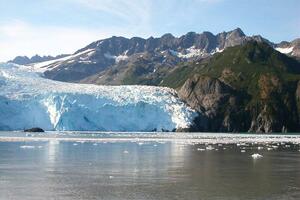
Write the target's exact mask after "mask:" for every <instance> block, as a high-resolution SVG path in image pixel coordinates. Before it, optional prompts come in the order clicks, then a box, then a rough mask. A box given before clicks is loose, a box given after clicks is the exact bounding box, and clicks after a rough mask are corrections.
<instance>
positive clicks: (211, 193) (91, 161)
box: [0, 132, 300, 200]
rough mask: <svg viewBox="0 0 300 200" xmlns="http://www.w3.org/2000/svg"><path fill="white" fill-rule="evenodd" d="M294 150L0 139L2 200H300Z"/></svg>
mask: <svg viewBox="0 0 300 200" xmlns="http://www.w3.org/2000/svg"><path fill="white" fill-rule="evenodd" d="M299 144H300V136H299V135H289V136H282V135H266V136H260V135H230V134H220V135H216V134H173V133H167V134H158V133H157V134H149V133H147V134H141V133H136V134H129V133H109V134H107V133H70V132H69V133H46V134H27V135H25V134H24V133H19V132H1V133H0V199H1V200H2V199H3V200H10V199H12V200H14V199H25V200H27V199H28V200H35V199H36V200H43V199H47V200H48V199H50V200H51V199H55V200H59V199H64V200H69V199H82V200H89V199H105V200H121V199H122V200H126V199H137V200H144V199H145V200H146V199H147V200H148V199H153V200H154V199H159V200H165V199H172V200H173V199H205V200H206V199H220V200H221V199H222V200H227V199H228V200H229V199H230V200H235V199H241V200H247V199H274V200H275V199H276V200H277V199H278V200H279V199H300V152H299V149H300V146H299ZM261 148H263V149H261ZM244 151H245V152H244ZM254 153H259V154H260V155H262V156H263V157H262V158H260V159H253V158H252V157H251V155H252V154H254Z"/></svg>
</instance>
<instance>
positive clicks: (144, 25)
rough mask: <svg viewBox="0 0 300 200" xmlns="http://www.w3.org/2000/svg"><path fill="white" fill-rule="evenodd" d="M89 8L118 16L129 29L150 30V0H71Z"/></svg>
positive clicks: (151, 5)
mask: <svg viewBox="0 0 300 200" xmlns="http://www.w3.org/2000/svg"><path fill="white" fill-rule="evenodd" d="M71 1H72V3H74V2H75V3H79V4H80V5H82V6H85V7H86V8H88V9H91V10H97V11H100V12H105V13H107V14H110V15H112V16H115V17H118V18H119V20H120V21H122V22H124V23H125V24H126V26H127V27H128V28H129V29H131V30H132V29H133V30H135V31H136V32H141V31H142V32H144V33H150V32H151V16H152V14H153V10H152V8H153V3H154V2H153V1H152V0H114V1H111V0H71Z"/></svg>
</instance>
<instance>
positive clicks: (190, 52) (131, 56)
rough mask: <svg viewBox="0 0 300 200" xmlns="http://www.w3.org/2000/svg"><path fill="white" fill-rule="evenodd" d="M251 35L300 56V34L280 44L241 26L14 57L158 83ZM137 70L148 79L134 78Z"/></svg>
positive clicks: (97, 79)
mask: <svg viewBox="0 0 300 200" xmlns="http://www.w3.org/2000/svg"><path fill="white" fill-rule="evenodd" d="M252 40H254V41H258V42H266V43H268V44H269V45H270V46H272V47H273V48H275V49H277V50H278V51H280V52H282V53H285V54H288V55H290V56H294V57H298V58H300V39H297V40H294V41H292V42H281V43H279V44H275V43H272V42H270V41H268V40H267V39H265V38H263V37H261V36H259V35H257V36H251V37H250V36H246V35H245V34H244V33H243V31H242V30H241V29H240V28H237V29H235V30H232V31H229V32H222V33H219V34H217V35H213V34H212V33H210V32H203V33H201V34H198V33H195V32H189V33H187V34H185V35H183V36H181V37H178V38H177V37H174V36H173V35H171V34H169V33H168V34H165V35H163V36H162V37H160V38H153V37H150V38H148V39H143V38H139V37H133V38H131V39H127V38H124V37H111V38H108V39H103V40H99V41H96V42H93V43H91V44H89V45H88V46H86V47H84V48H82V49H80V50H78V51H76V52H75V53H74V54H73V55H71V56H70V55H60V56H57V57H51V56H44V57H40V56H34V57H32V58H27V57H16V58H15V59H14V60H12V61H10V62H13V63H17V64H32V63H38V62H43V61H49V60H53V62H46V63H45V65H44V66H42V67H43V71H44V74H45V76H46V77H47V78H50V79H54V80H59V81H67V82H82V83H94V84H107V85H122V84H150V85H153V84H155V85H157V84H159V81H160V80H161V79H162V78H161V77H162V76H164V74H165V73H168V71H170V70H172V69H173V68H174V66H176V65H178V64H179V63H182V62H189V61H197V60H201V59H205V58H208V57H211V56H212V55H214V54H215V53H219V52H222V51H223V50H224V49H226V48H227V47H231V46H236V45H241V44H244V43H245V42H247V41H252ZM61 58H63V59H61ZM56 59H58V60H56ZM136 74H137V75H138V76H139V77H140V78H141V79H143V80H134V79H135V75H136ZM142 77H143V78H142Z"/></svg>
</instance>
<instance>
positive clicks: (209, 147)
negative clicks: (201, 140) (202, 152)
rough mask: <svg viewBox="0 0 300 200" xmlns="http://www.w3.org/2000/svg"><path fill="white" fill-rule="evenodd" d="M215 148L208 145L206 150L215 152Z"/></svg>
mask: <svg viewBox="0 0 300 200" xmlns="http://www.w3.org/2000/svg"><path fill="white" fill-rule="evenodd" d="M214 149H215V148H214V147H213V146H211V145H208V146H207V147H206V150H214Z"/></svg>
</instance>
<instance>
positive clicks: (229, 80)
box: [179, 43, 300, 132]
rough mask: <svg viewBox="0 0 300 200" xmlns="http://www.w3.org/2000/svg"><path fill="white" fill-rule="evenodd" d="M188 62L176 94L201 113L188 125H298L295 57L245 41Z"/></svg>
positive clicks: (299, 86)
mask: <svg viewBox="0 0 300 200" xmlns="http://www.w3.org/2000/svg"><path fill="white" fill-rule="evenodd" d="M190 67H192V66H190ZM192 68H193V70H192V71H191V72H190V76H189V78H188V79H187V80H186V81H185V82H184V84H183V85H182V87H181V88H180V89H179V96H180V97H181V98H182V99H183V100H185V101H186V103H187V104H189V105H190V106H191V107H192V108H193V109H195V110H197V111H198V112H199V116H201V120H200V118H199V119H198V120H196V121H195V125H194V126H193V127H192V128H191V130H196V131H217V132H220V131H225V132H287V131H288V132H296V131H299V129H300V123H299V113H300V112H299V110H300V100H299V99H300V83H299V80H300V74H299V70H300V64H299V63H298V62H297V61H295V60H293V59H291V58H288V57H286V56H284V55H282V54H279V53H277V52H275V51H274V50H272V49H271V47H269V46H268V45H267V44H258V43H250V44H246V45H242V46H240V47H235V48H232V49H228V50H227V51H225V52H224V53H223V55H219V56H217V58H215V59H213V60H211V61H210V62H209V64H208V65H206V66H201V65H195V66H193V67H192ZM203 116H204V118H205V120H203Z"/></svg>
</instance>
